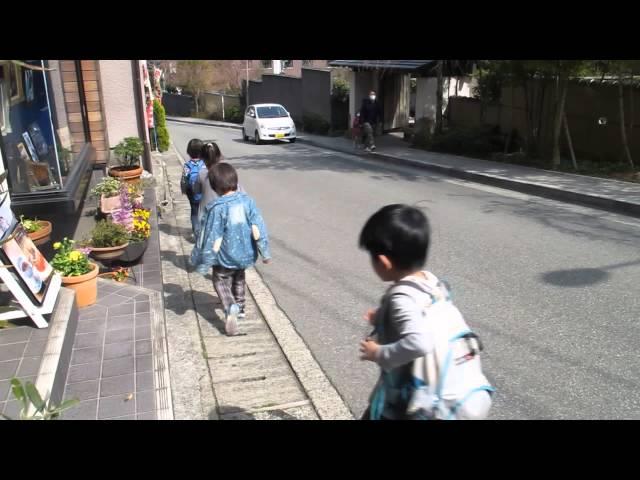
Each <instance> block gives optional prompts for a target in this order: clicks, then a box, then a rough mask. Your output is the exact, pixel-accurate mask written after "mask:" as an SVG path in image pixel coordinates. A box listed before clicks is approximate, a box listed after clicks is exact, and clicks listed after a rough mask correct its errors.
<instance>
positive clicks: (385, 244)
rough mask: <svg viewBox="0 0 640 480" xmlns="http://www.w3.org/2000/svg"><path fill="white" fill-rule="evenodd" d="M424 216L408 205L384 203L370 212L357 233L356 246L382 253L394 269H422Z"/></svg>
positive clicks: (426, 240)
mask: <svg viewBox="0 0 640 480" xmlns="http://www.w3.org/2000/svg"><path fill="white" fill-rule="evenodd" d="M430 233H431V232H430V228H429V220H428V219H427V216H426V215H425V214H424V213H422V212H421V211H420V210H418V209H417V208H415V207H410V206H408V205H400V204H395V205H387V206H386V207H383V208H381V209H380V210H378V211H377V212H376V213H374V214H373V215H372V216H371V218H369V220H367V223H366V224H365V225H364V227H363V228H362V232H360V248H363V249H365V250H367V251H368V252H369V253H370V254H371V256H372V257H373V256H376V255H386V256H387V257H389V259H390V260H391V261H392V262H393V265H394V267H395V268H398V269H401V270H409V269H419V268H422V267H423V266H424V264H425V262H426V261H427V254H428V253H429V237H430Z"/></svg>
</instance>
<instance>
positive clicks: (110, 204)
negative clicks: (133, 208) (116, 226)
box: [100, 195, 120, 213]
mask: <svg viewBox="0 0 640 480" xmlns="http://www.w3.org/2000/svg"><path fill="white" fill-rule="evenodd" d="M118 208H120V195H116V196H115V197H105V196H104V195H101V196H100V210H101V211H102V213H111V212H113V211H114V210H117V209H118Z"/></svg>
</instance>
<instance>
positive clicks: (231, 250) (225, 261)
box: [191, 192, 271, 274]
mask: <svg viewBox="0 0 640 480" xmlns="http://www.w3.org/2000/svg"><path fill="white" fill-rule="evenodd" d="M255 237H257V240H255V241H254V238H255ZM256 246H257V248H256ZM258 254H260V255H262V258H264V259H270V258H271V252H270V251H269V236H268V234H267V228H266V226H265V224H264V220H263V219H262V214H261V213H260V210H259V209H258V207H256V202H255V200H254V199H253V198H251V197H250V196H249V195H247V194H246V193H244V192H234V193H232V194H231V195H226V196H222V197H219V198H217V199H216V200H215V201H213V202H211V203H209V205H207V207H206V208H205V214H204V217H203V219H202V222H201V224H200V230H199V234H198V239H197V242H196V245H195V247H194V248H193V251H192V252H191V264H192V265H194V266H195V267H196V271H198V272H200V273H202V274H206V273H207V272H208V270H209V269H210V268H211V266H212V265H219V266H222V267H225V268H231V269H236V270H244V269H246V268H249V267H250V266H252V265H253V264H255V263H256V261H257V260H258Z"/></svg>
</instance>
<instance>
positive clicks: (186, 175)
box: [180, 138, 204, 237]
mask: <svg viewBox="0 0 640 480" xmlns="http://www.w3.org/2000/svg"><path fill="white" fill-rule="evenodd" d="M201 152H202V140H200V139H198V138H192V139H191V140H189V143H188V145H187V154H188V155H189V160H187V161H186V162H185V163H184V166H183V171H182V177H181V179H180V190H181V191H182V193H183V195H186V196H187V198H188V199H189V204H190V205H191V230H192V232H193V235H194V237H195V235H196V231H197V229H198V207H199V205H200V198H201V197H202V193H201V192H197V191H196V190H195V188H194V187H195V184H196V182H197V181H198V175H199V174H200V170H201V169H202V168H204V161H203V160H202V159H201V158H200V154H201Z"/></svg>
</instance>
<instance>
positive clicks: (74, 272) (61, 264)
mask: <svg viewBox="0 0 640 480" xmlns="http://www.w3.org/2000/svg"><path fill="white" fill-rule="evenodd" d="M74 244H75V242H74V241H73V240H69V239H68V238H66V237H65V239H64V240H63V241H62V242H56V243H54V244H53V248H54V250H56V254H55V255H54V257H53V259H52V260H51V266H52V267H53V268H54V269H55V270H56V272H58V273H59V274H60V276H61V277H62V284H63V285H64V286H65V287H68V288H71V289H72V290H75V292H76V305H77V306H78V308H80V307H87V306H89V305H93V304H94V303H95V302H96V297H97V295H98V271H99V268H98V265H96V264H95V263H92V262H90V261H89V258H88V257H87V250H76V249H75V248H74Z"/></svg>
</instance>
